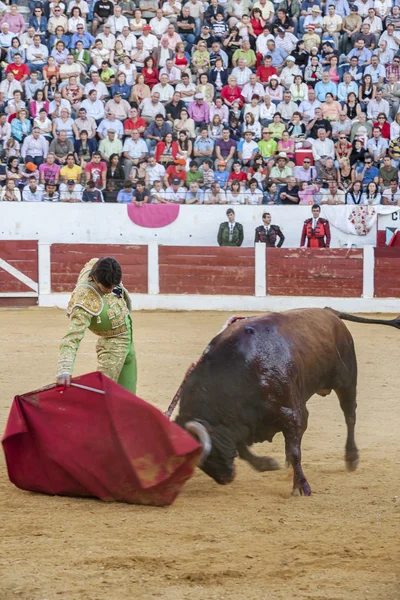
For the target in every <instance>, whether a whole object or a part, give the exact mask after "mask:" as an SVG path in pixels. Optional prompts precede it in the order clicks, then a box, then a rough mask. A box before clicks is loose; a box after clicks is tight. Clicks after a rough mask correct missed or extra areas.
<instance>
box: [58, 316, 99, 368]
mask: <svg viewBox="0 0 400 600" xmlns="http://www.w3.org/2000/svg"><path fill="white" fill-rule="evenodd" d="M92 318H93V315H91V314H90V313H88V312H87V311H86V310H84V309H83V308H80V307H78V306H77V307H75V308H74V309H73V311H72V313H71V316H70V323H69V327H68V331H67V333H66V334H65V336H64V337H63V339H62V341H61V346H60V353H59V357H58V371H57V377H59V376H60V375H71V374H72V369H73V368H74V362H75V358H76V353H77V351H78V348H79V344H80V343H81V341H82V339H83V336H84V335H85V332H86V329H88V327H89V326H90V323H91V320H92Z"/></svg>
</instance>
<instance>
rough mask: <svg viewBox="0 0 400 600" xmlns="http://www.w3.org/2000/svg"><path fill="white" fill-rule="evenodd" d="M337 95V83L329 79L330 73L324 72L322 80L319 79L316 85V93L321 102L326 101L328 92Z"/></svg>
mask: <svg viewBox="0 0 400 600" xmlns="http://www.w3.org/2000/svg"><path fill="white" fill-rule="evenodd" d="M328 92H329V93H330V94H333V95H334V96H335V97H336V96H337V85H336V83H333V81H331V80H330V79H329V74H328V73H326V72H324V73H323V74H322V81H318V83H317V84H316V86H315V93H316V95H317V98H318V100H319V101H320V102H325V98H326V94H327V93H328Z"/></svg>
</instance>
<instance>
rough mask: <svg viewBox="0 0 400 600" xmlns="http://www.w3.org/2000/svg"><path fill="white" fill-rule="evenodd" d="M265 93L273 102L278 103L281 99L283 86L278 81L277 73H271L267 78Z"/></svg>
mask: <svg viewBox="0 0 400 600" xmlns="http://www.w3.org/2000/svg"><path fill="white" fill-rule="evenodd" d="M265 95H266V96H269V97H270V98H271V101H272V102H273V103H274V104H279V102H282V100H283V87H282V86H281V85H280V83H279V77H278V76H277V75H271V77H270V78H269V79H268V85H267V86H266V88H265Z"/></svg>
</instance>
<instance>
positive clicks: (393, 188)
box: [382, 177, 400, 206]
mask: <svg viewBox="0 0 400 600" xmlns="http://www.w3.org/2000/svg"><path fill="white" fill-rule="evenodd" d="M382 204H385V205H387V206H400V190H399V185H398V180H397V177H394V178H393V179H392V180H391V181H390V184H389V186H388V187H385V189H384V190H383V192H382Z"/></svg>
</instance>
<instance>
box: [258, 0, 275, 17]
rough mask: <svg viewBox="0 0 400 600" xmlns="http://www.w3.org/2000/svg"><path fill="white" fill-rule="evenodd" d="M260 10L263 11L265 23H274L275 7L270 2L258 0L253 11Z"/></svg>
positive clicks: (268, 0)
mask: <svg viewBox="0 0 400 600" xmlns="http://www.w3.org/2000/svg"><path fill="white" fill-rule="evenodd" d="M254 8H259V9H260V10H261V16H262V18H263V19H264V21H268V22H272V19H273V18H274V12H275V9H274V5H273V4H272V2H270V0H258V1H257V2H255V3H254V4H253V9H254Z"/></svg>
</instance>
